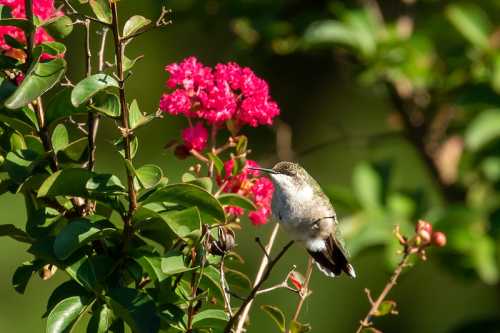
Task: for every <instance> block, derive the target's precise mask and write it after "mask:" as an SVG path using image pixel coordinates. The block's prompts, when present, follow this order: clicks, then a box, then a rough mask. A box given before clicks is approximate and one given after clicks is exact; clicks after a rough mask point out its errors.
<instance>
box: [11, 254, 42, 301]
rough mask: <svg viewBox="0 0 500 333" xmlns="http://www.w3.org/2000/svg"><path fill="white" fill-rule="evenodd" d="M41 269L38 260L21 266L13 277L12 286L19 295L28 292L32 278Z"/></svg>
mask: <svg viewBox="0 0 500 333" xmlns="http://www.w3.org/2000/svg"><path fill="white" fill-rule="evenodd" d="M41 267H42V264H41V262H40V261H38V260H36V261H27V262H25V263H23V264H22V265H21V266H19V267H18V268H17V269H16V271H15V272H14V275H13V276H12V285H13V286H14V289H15V290H16V291H17V292H18V293H20V294H24V291H25V290H26V286H27V285H28V282H29V280H30V279H31V276H32V275H33V273H34V272H36V271H37V270H38V269H40V268H41Z"/></svg>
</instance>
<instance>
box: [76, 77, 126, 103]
mask: <svg viewBox="0 0 500 333" xmlns="http://www.w3.org/2000/svg"><path fill="white" fill-rule="evenodd" d="M109 87H118V82H117V81H116V80H115V79H114V78H113V77H112V76H110V75H108V74H104V73H100V74H94V75H92V76H89V77H86V78H85V79H83V80H82V81H80V82H78V83H77V84H76V86H75V87H74V88H73V91H72V92H71V103H72V104H73V106H75V107H78V106H80V105H81V104H83V103H85V102H87V101H88V100H89V99H90V98H92V97H93V96H94V95H95V94H97V93H98V92H100V91H102V90H104V89H106V88H109Z"/></svg>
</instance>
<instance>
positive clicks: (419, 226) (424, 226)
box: [415, 220, 432, 235]
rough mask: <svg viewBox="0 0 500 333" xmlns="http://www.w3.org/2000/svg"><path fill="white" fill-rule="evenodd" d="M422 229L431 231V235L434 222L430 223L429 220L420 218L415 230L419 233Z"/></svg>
mask: <svg viewBox="0 0 500 333" xmlns="http://www.w3.org/2000/svg"><path fill="white" fill-rule="evenodd" d="M420 230H425V231H427V232H428V233H429V235H430V234H431V233H432V224H430V223H429V222H427V221H424V220H419V221H418V222H417V225H416V226H415V231H416V232H417V233H419V232H420Z"/></svg>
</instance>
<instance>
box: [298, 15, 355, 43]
mask: <svg viewBox="0 0 500 333" xmlns="http://www.w3.org/2000/svg"><path fill="white" fill-rule="evenodd" d="M304 40H305V42H306V43H307V45H309V46H313V45H318V44H331V43H340V44H346V45H352V44H353V43H354V38H353V33H352V32H351V30H350V29H349V27H347V26H346V25H345V24H344V23H342V22H339V21H335V20H324V21H319V22H314V23H313V24H312V25H311V26H310V27H309V28H308V29H307V30H306V32H305V34H304Z"/></svg>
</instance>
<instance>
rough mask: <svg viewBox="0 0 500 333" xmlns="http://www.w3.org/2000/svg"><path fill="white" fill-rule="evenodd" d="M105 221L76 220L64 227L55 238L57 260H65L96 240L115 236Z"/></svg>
mask: <svg viewBox="0 0 500 333" xmlns="http://www.w3.org/2000/svg"><path fill="white" fill-rule="evenodd" d="M103 222H108V221H106V220H101V221H97V222H91V221H89V220H87V219H84V218H82V219H77V220H73V221H71V222H70V223H69V224H68V225H66V226H65V227H64V228H63V229H62V230H61V231H60V232H59V234H58V235H57V236H56V239H55V241H54V253H55V255H56V257H57V258H58V259H61V260H63V259H66V258H68V257H69V256H70V255H72V254H73V253H74V252H75V251H76V250H78V249H79V248H81V247H82V246H84V245H86V244H88V243H90V242H91V241H93V240H96V239H103V238H106V237H108V236H109V235H112V234H115V233H116V230H115V229H114V228H111V227H109V224H110V223H109V222H108V223H109V224H108V223H103Z"/></svg>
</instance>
